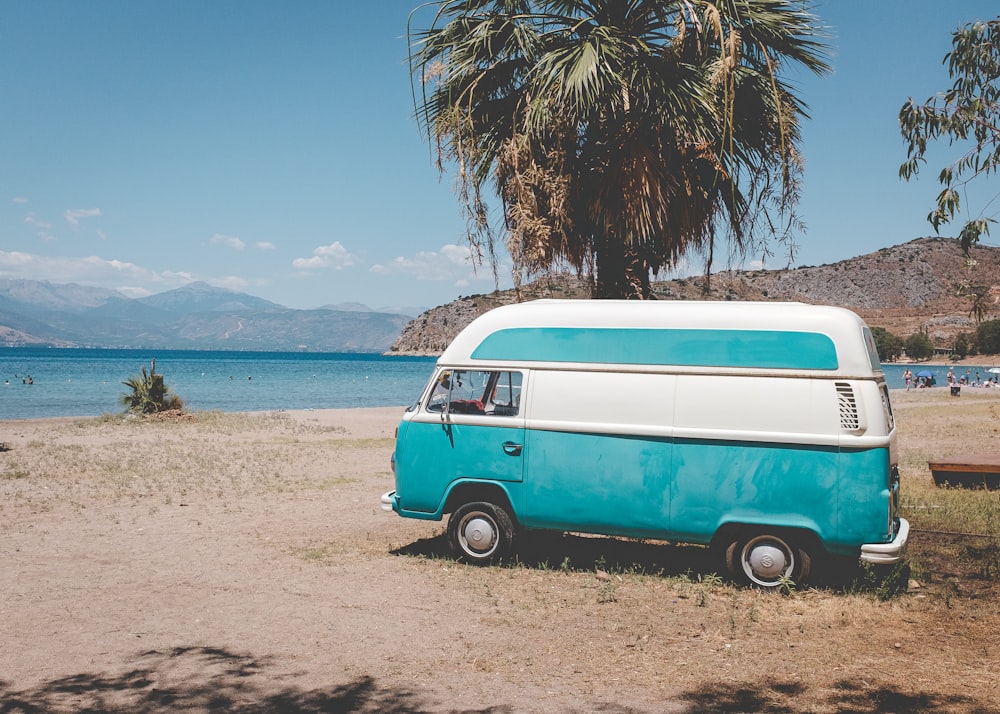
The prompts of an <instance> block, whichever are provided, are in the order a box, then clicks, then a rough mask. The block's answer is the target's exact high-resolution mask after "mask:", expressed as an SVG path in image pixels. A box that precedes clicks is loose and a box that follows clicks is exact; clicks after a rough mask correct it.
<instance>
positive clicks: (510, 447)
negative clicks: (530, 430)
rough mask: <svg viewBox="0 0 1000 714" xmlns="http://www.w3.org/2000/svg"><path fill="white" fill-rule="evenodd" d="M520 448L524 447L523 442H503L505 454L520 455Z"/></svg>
mask: <svg viewBox="0 0 1000 714" xmlns="http://www.w3.org/2000/svg"><path fill="white" fill-rule="evenodd" d="M522 448H524V444H515V443H514V442H513V441H505V442H503V452H504V453H505V454H507V456H520V455H521V449H522Z"/></svg>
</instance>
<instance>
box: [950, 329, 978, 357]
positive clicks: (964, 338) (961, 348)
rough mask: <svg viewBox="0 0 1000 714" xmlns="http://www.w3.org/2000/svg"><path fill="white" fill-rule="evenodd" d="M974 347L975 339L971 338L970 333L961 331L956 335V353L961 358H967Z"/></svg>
mask: <svg viewBox="0 0 1000 714" xmlns="http://www.w3.org/2000/svg"><path fill="white" fill-rule="evenodd" d="M973 347H974V344H973V341H972V340H971V339H969V333H967V332H960V333H958V335H957V336H956V337H955V347H954V350H955V354H956V355H958V357H959V358H960V359H965V358H966V357H968V356H969V354H970V353H971V352H972V349H973Z"/></svg>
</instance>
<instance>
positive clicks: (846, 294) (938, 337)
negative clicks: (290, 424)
mask: <svg viewBox="0 0 1000 714" xmlns="http://www.w3.org/2000/svg"><path fill="white" fill-rule="evenodd" d="M972 258H973V260H974V261H975V262H974V264H973V265H971V267H970V266H969V265H967V261H966V260H965V259H964V257H963V256H962V251H961V248H960V247H959V245H958V242H957V241H956V240H954V239H950V238H918V239H916V240H913V241H910V242H909V243H904V244H903V245H897V246H893V247H891V248H882V249H880V250H878V251H875V252H874V253H868V254H867V255H862V256H859V257H857V258H851V259H849V260H842V261H840V262H838V263H832V264H829V265H821V266H815V267H813V266H804V267H801V268H794V269H791V270H753V271H727V272H722V273H715V274H713V275H711V276H709V277H708V278H705V277H703V276H702V277H697V278H684V279H677V280H668V281H658V282H655V283H654V284H653V293H654V295H655V297H656V298H657V299H661V300H776V301H799V302H805V303H811V304H818V305H839V306H841V307H846V308H850V309H851V310H853V311H854V312H856V313H858V314H859V315H860V316H861V317H862V318H864V319H865V321H866V322H867V323H868V324H869V325H870V326H872V327H884V328H885V329H887V330H889V331H890V332H892V333H894V334H896V335H899V336H900V337H903V338H906V337H909V336H910V335H912V334H915V333H916V332H918V331H921V330H923V331H926V332H927V334H928V335H929V336H930V337H931V340H932V341H933V342H934V343H935V345H936V346H939V347H949V346H950V345H951V344H952V343H953V341H954V339H955V336H956V335H957V334H959V333H960V332H968V331H972V330H974V329H975V327H976V324H975V322H974V320H973V319H972V318H971V316H970V314H969V312H970V305H969V302H968V300H966V299H965V298H963V297H961V296H959V294H958V286H959V285H960V284H961V283H962V282H963V281H966V280H970V279H971V280H975V281H979V282H985V283H986V284H989V285H992V294H993V299H992V302H991V305H990V306H989V310H990V312H989V314H988V315H987V316H986V319H998V318H1000V248H993V247H977V248H974V249H973V251H972ZM589 296H590V291H589V288H588V287H587V285H586V284H585V283H584V282H583V281H582V280H580V279H579V278H577V277H576V276H574V275H562V274H560V275H552V276H546V277H543V278H541V279H539V280H537V281H535V282H534V283H532V284H531V285H528V286H525V287H523V288H522V289H521V295H520V299H521V300H533V299H539V298H564V299H565V298H587V297H589ZM517 301H518V295H517V294H516V293H515V291H514V290H502V291H496V292H493V293H489V294H486V295H470V296H468V297H463V298H460V299H458V300H455V301H453V302H450V303H448V304H447V305H442V306H440V307H436V308H434V309H432V310H428V311H427V312H425V313H423V314H422V315H420V316H418V317H417V318H415V319H414V320H413V321H411V322H410V323H409V324H408V325H407V326H406V327H405V328H404V330H403V332H402V333H401V334H400V336H399V338H398V339H397V340H396V341H395V342H394V343H393V345H392V348H391V351H392V352H393V353H396V354H437V353H440V352H441V351H442V350H443V349H444V348H445V347H446V346H447V344H448V343H449V342H450V341H451V339H452V338H454V336H455V335H457V334H458V332H459V331H460V330H461V329H462V328H463V327H465V326H466V325H467V324H469V322H471V321H472V320H473V319H474V318H475V317H477V316H478V315H480V314H482V313H483V312H486V311H487V310H490V309H492V308H494V307H497V306H499V305H506V304H509V303H512V302H517Z"/></svg>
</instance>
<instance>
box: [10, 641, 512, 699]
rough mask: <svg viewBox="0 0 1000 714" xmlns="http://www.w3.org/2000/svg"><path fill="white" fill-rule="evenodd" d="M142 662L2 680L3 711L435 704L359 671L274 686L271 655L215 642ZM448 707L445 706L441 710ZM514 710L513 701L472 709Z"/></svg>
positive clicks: (148, 656)
mask: <svg viewBox="0 0 1000 714" xmlns="http://www.w3.org/2000/svg"><path fill="white" fill-rule="evenodd" d="M137 660H138V661H137V662H136V663H135V665H136V666H135V667H134V668H132V669H130V670H129V671H127V672H124V673H122V674H118V675H106V674H75V675H71V676H67V677H62V678H60V679H54V680H51V681H48V682H44V683H42V684H40V685H39V686H37V687H35V688H33V689H27V690H14V689H13V688H12V687H11V686H10V685H9V683H6V682H3V681H0V714H42V713H43V712H45V713H46V714H48V713H50V712H87V713H88V714H119V713H121V714H124V713H125V712H129V713H131V714H153V713H154V712H155V713H161V712H173V711H186V712H240V713H241V714H319V713H321V712H322V713H324V714H326V713H331V712H332V713H336V712H361V713H365V712H387V713H388V714H403V713H404V712H422V711H430V710H429V709H428V708H427V707H428V703H427V702H426V701H425V700H424V699H423V698H422V697H420V696H419V695H417V694H416V693H414V692H412V691H409V690H407V689H405V688H394V689H393V688H380V687H379V686H378V685H377V684H376V682H375V680H374V679H373V678H371V677H358V678H357V679H355V680H353V681H351V682H348V683H347V684H339V685H335V686H331V687H329V688H327V689H313V690H301V689H296V688H292V687H288V686H287V685H285V686H270V685H273V684H274V683H275V681H276V680H275V679H274V678H267V673H266V672H265V670H266V668H267V664H268V662H267V660H258V659H255V658H253V657H250V656H248V655H242V654H236V653H233V652H230V651H228V650H225V649H219V648H211V647H184V648H176V649H173V650H169V651H157V650H152V651H149V652H144V653H142V654H140V655H139V656H138V658H137ZM435 711H440V709H435ZM466 711H469V712H470V713H471V712H476V713H478V714H507V713H508V712H510V711H511V710H510V709H509V708H507V707H494V706H489V707H484V708H482V709H474V710H466Z"/></svg>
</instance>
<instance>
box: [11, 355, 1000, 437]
mask: <svg viewBox="0 0 1000 714" xmlns="http://www.w3.org/2000/svg"><path fill="white" fill-rule="evenodd" d="M154 357H155V358H156V371H157V373H159V374H162V375H163V378H164V382H165V383H166V385H167V386H168V387H169V388H170V390H171V391H172V392H173V393H175V394H177V395H178V396H180V397H181V398H182V399H183V400H184V404H185V407H186V408H187V409H189V410H193V411H201V410H205V411H208V410H215V409H219V410H222V411H227V412H248V411H272V410H280V409H347V408H354V407H383V406H400V407H402V406H405V405H408V404H412V403H413V402H414V401H416V399H417V397H418V396H419V395H420V392H421V390H422V389H423V387H424V385H425V384H426V383H427V380H428V378H429V377H430V375H431V372H432V371H433V369H434V362H435V358H433V357H394V356H387V355H380V354H354V353H343V354H341V353H315V352H224V351H210V350H205V351H201V350H112V349H59V348H32V347H3V348H0V420H3V419H34V418H43V417H61V416H100V415H101V414H110V413H118V412H121V411H122V410H123V409H124V407H123V406H122V404H121V397H122V395H124V394H126V393H127V392H129V391H130V390H129V389H128V388H127V387H126V386H125V385H123V384H122V382H123V381H125V380H126V379H129V378H130V377H133V376H138V375H139V374H140V370H141V369H143V368H145V369H146V371H147V372H148V371H149V369H150V366H151V364H150V361H151V359H152V358H154ZM907 368H909V369H910V371H911V372H913V373H917V372H923V371H925V370H926V371H928V372H930V373H931V374H933V375H934V377H935V380H936V385H937V386H939V387H943V386H946V385H947V383H948V382H947V375H948V367H946V366H935V367H925V366H921V365H902V364H885V365H883V370H884V371H885V378H886V383H887V384H888V385H889V388H890V389H905V388H906V383H905V381H904V380H903V371H904V370H905V369H907ZM988 369H990V368H989V367H985V366H982V367H969V366H965V365H962V366H959V367H955V368H954V372H955V377H956V378H959V377H961V376H964V375H965V373H966V371H967V370H968V372H969V376H970V377H971V378H972V379H973V381H974V380H975V377H976V373H977V372H978V373H979V375H980V379H982V380H983V381H985V380H986V379H988V378H992V377H993V376H994V374H993V373H990V372H988V371H987V370H988Z"/></svg>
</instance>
